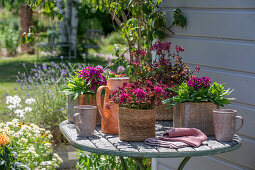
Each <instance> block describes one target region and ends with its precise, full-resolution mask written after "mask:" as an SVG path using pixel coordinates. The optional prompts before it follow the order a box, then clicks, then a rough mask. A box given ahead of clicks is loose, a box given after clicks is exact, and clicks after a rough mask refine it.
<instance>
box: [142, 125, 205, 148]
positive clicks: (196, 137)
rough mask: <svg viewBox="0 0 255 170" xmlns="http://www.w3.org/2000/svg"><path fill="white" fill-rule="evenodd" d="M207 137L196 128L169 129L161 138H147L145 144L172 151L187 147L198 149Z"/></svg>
mask: <svg viewBox="0 0 255 170" xmlns="http://www.w3.org/2000/svg"><path fill="white" fill-rule="evenodd" d="M206 139H207V136H206V135H205V134H204V133H203V132H202V131H201V130H199V129H196V128H170V129H168V130H166V131H165V133H164V134H163V137H159V138H148V139H146V140H145V143H146V144H148V145H152V146H162V147H168V148H173V149H178V148H183V147H187V146H192V147H199V146H200V145H201V144H202V142H203V141H205V140H206Z"/></svg>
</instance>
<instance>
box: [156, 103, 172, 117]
mask: <svg viewBox="0 0 255 170" xmlns="http://www.w3.org/2000/svg"><path fill="white" fill-rule="evenodd" d="M166 108H167V104H161V105H160V106H159V107H157V108H156V120H173V107H171V108H169V109H166Z"/></svg>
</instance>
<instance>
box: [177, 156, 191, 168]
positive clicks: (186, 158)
mask: <svg viewBox="0 0 255 170" xmlns="http://www.w3.org/2000/svg"><path fill="white" fill-rule="evenodd" d="M190 158H191V157H185V158H184V159H183V160H182V162H181V164H180V165H179V167H178V170H182V169H183V168H184V166H185V165H186V163H187V162H188V161H189V160H190Z"/></svg>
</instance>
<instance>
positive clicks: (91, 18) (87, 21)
mask: <svg viewBox="0 0 255 170" xmlns="http://www.w3.org/2000/svg"><path fill="white" fill-rule="evenodd" d="M78 18H79V23H78V33H77V38H78V44H84V40H85V39H86V35H87V30H88V29H98V30H101V31H102V32H103V33H104V34H105V35H107V34H108V33H110V32H112V31H113V30H114V28H113V25H112V21H111V16H110V14H109V13H108V12H106V11H104V12H102V11H99V10H96V6H95V5H94V4H92V3H90V2H89V1H87V0H82V1H81V2H80V3H79V5H78Z"/></svg>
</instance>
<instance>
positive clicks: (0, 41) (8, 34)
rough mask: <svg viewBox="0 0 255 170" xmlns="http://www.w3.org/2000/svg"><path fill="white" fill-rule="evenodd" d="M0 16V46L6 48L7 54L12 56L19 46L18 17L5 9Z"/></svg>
mask: <svg viewBox="0 0 255 170" xmlns="http://www.w3.org/2000/svg"><path fill="white" fill-rule="evenodd" d="M0 17H1V20H0V47H1V48H5V49H6V50H7V53H8V54H7V55H8V56H14V55H15V54H16V53H17V47H18V46H19V32H20V30H19V25H18V19H17V18H14V17H13V15H12V14H11V12H9V11H6V10H3V11H2V13H1V15H0Z"/></svg>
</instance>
